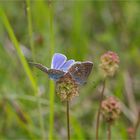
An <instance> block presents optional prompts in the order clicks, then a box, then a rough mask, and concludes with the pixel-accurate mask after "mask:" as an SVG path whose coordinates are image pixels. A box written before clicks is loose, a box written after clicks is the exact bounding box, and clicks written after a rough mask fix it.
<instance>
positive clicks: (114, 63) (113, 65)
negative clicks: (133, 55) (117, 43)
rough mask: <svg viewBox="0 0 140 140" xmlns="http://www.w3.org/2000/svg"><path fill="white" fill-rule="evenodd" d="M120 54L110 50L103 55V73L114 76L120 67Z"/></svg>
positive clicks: (101, 67) (101, 65)
mask: <svg viewBox="0 0 140 140" xmlns="http://www.w3.org/2000/svg"><path fill="white" fill-rule="evenodd" d="M119 62H120V60H119V56H118V55H117V54H116V53H114V52H112V51H108V52H107V53H105V54H103V55H102V56H101V64H100V65H99V66H100V69H101V71H102V73H103V75H104V76H105V77H106V76H114V74H115V72H116V71H117V69H118V68H119Z"/></svg>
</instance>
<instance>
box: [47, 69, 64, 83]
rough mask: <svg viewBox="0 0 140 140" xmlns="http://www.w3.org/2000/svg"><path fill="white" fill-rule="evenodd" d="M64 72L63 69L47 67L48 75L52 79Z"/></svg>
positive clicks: (56, 78)
mask: <svg viewBox="0 0 140 140" xmlns="http://www.w3.org/2000/svg"><path fill="white" fill-rule="evenodd" d="M64 74H65V72H64V71H61V70H56V69H49V70H48V75H49V77H50V78H51V79H53V80H58V79H59V78H61V77H62V76H63V75H64Z"/></svg>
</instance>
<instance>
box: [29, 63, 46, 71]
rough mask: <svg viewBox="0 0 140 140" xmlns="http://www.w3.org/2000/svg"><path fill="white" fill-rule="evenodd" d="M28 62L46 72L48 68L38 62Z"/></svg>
mask: <svg viewBox="0 0 140 140" xmlns="http://www.w3.org/2000/svg"><path fill="white" fill-rule="evenodd" d="M29 64H31V65H33V66H35V67H36V68H38V69H40V70H41V71H43V72H45V73H48V68H47V67H45V66H43V65H42V64H39V63H33V62H29Z"/></svg>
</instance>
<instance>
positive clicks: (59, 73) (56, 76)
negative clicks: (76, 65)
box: [30, 62, 65, 80]
mask: <svg viewBox="0 0 140 140" xmlns="http://www.w3.org/2000/svg"><path fill="white" fill-rule="evenodd" d="M30 64H31V65H33V66H35V67H36V68H38V69H40V70H41V71H43V72H45V73H47V74H48V75H49V77H50V78H52V79H53V80H57V79H59V78H60V77H62V76H63V75H64V74H65V72H63V71H61V70H56V69H48V68H47V67H45V66H43V65H42V64H39V63H33V62H30Z"/></svg>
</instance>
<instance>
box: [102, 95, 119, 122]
mask: <svg viewBox="0 0 140 140" xmlns="http://www.w3.org/2000/svg"><path fill="white" fill-rule="evenodd" d="M101 108H102V111H101V113H102V116H103V118H104V119H105V121H107V122H114V121H115V120H116V119H117V118H118V117H119V115H120V113H121V106H120V102H119V101H118V100H117V99H116V98H115V97H108V98H107V99H105V100H103V101H102V104H101Z"/></svg>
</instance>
